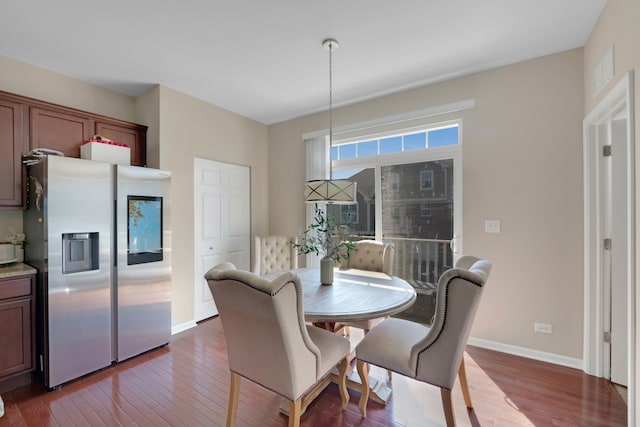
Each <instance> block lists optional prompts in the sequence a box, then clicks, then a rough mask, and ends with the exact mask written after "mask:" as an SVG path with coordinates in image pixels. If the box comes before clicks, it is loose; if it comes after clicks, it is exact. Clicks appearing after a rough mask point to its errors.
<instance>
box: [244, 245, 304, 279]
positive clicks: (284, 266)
mask: <svg viewBox="0 0 640 427" xmlns="http://www.w3.org/2000/svg"><path fill="white" fill-rule="evenodd" d="M294 241H295V240H294V239H292V238H290V237H286V236H266V237H256V238H255V242H254V245H253V269H252V270H251V271H252V272H253V273H255V274H258V275H260V276H264V275H266V274H271V273H277V272H284V271H288V270H291V269H295V268H298V254H297V252H296V249H295V248H294V247H293V245H292V244H291V243H292V242H294Z"/></svg>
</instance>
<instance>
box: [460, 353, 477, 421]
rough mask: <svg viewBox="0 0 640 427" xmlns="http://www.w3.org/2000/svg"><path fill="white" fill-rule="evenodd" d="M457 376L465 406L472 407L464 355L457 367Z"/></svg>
mask: <svg viewBox="0 0 640 427" xmlns="http://www.w3.org/2000/svg"><path fill="white" fill-rule="evenodd" d="M458 378H460V387H461V388H462V396H463V397H464V403H465V405H467V408H469V409H472V408H473V404H472V403H471V394H470V393H469V383H468V382H467V370H466V368H465V367H464V357H463V358H462V360H461V361H460V368H458Z"/></svg>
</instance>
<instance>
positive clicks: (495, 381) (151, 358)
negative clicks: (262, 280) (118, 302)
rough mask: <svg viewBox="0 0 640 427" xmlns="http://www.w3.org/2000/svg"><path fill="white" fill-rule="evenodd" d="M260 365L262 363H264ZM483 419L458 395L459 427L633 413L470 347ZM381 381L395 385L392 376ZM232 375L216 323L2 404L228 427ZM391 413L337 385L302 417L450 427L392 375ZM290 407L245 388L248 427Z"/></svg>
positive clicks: (551, 372) (600, 383)
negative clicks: (343, 397) (343, 405)
mask: <svg viewBox="0 0 640 427" xmlns="http://www.w3.org/2000/svg"><path fill="white" fill-rule="evenodd" d="M255 357H256V358H258V357H260V355H259V354H256V355H255ZM465 361H466V366H467V375H468V379H469V385H470V388H471V397H472V399H473V403H474V409H473V410H472V411H467V409H466V407H465V406H464V401H463V398H462V393H461V392H460V388H459V386H456V387H455V388H454V391H453V396H454V411H455V415H456V420H457V422H458V425H460V426H466V425H471V426H612V427H613V426H626V411H627V409H626V405H625V403H624V401H623V399H622V398H621V397H620V395H619V394H618V393H617V392H616V391H615V390H614V387H613V386H612V385H611V384H610V383H609V382H607V381H604V380H602V379H598V378H595V377H591V376H588V375H585V374H584V373H582V372H581V371H579V370H575V369H570V368H564V367H560V366H556V365H551V364H548V363H542V362H537V361H533V360H529V359H525V358H521V357H516V356H510V355H506V354H503V353H498V352H494V351H490V350H484V349H480V348H477V347H472V346H469V347H468V349H467V354H466V355H465ZM376 372H377V375H378V376H379V377H381V378H385V377H386V371H381V370H378V371H376ZM228 386H229V373H228V367H227V354H226V347H225V341H224V335H223V333H222V328H221V325H220V320H219V319H217V318H214V319H210V320H207V321H205V322H202V323H201V324H200V325H199V326H198V327H196V328H193V329H190V330H188V331H185V332H182V333H180V334H177V335H175V336H173V337H172V339H171V343H170V344H169V345H168V346H166V347H163V348H160V349H157V350H154V351H151V352H148V353H146V354H143V355H141V356H138V357H136V358H133V359H131V360H128V361H125V362H123V363H120V364H117V365H114V366H111V367H109V368H106V369H104V370H102V371H99V372H96V373H94V374H91V375H88V376H86V377H84V378H81V379H79V380H76V381H73V382H71V383H68V384H65V385H63V386H62V388H61V389H60V390H56V391H52V392H48V391H46V390H45V388H44V387H43V386H42V385H40V384H37V383H35V384H31V385H29V386H24V387H22V388H19V389H16V390H13V391H11V392H9V393H6V394H3V396H2V398H3V400H4V402H5V415H4V417H2V418H0V426H65V427H66V426H74V425H78V426H102V425H106V426H135V425H140V426H220V425H224V423H225V417H226V407H227V395H228ZM391 386H392V388H393V395H392V397H391V400H390V401H389V403H388V404H387V405H386V406H382V405H379V404H376V403H373V402H369V406H368V411H367V418H365V419H362V418H361V417H360V412H359V410H358V406H357V402H358V398H359V394H358V393H357V392H354V391H350V393H351V401H350V402H349V405H348V406H347V409H346V410H344V411H342V410H341V409H340V395H339V393H338V389H337V387H336V386H335V385H330V386H329V387H328V388H327V389H326V390H325V391H324V392H323V393H322V394H321V395H320V396H319V397H318V399H317V400H316V401H315V402H314V403H312V404H311V405H310V406H309V408H308V409H307V412H306V413H305V414H303V416H302V422H301V424H302V425H303V426H318V427H320V426H322V427H327V426H361V427H365V426H380V427H382V426H442V425H444V415H443V412H442V406H441V400H440V391H439V390H438V389H437V388H435V387H432V386H429V385H426V384H422V383H418V382H416V381H413V380H409V379H407V378H404V377H402V376H400V375H395V374H394V375H393V379H392V384H391ZM280 401H281V399H280V398H279V397H278V396H277V395H275V394H274V393H272V392H270V391H268V390H265V389H263V388H261V387H259V386H257V385H255V384H253V383H251V382H249V381H247V380H243V381H242V382H241V393H240V404H239V410H238V425H239V426H261V427H262V426H286V425H287V418H286V417H284V416H282V415H280V414H279V412H278V407H279V404H280Z"/></svg>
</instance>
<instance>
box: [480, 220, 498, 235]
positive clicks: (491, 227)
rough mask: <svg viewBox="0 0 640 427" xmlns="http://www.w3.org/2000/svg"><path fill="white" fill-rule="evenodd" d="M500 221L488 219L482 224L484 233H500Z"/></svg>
mask: <svg viewBox="0 0 640 427" xmlns="http://www.w3.org/2000/svg"><path fill="white" fill-rule="evenodd" d="M500 226H501V225H500V220H499V219H488V220H486V221H485V222H484V232H485V233H500Z"/></svg>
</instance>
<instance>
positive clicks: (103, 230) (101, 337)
mask: <svg viewBox="0 0 640 427" xmlns="http://www.w3.org/2000/svg"><path fill="white" fill-rule="evenodd" d="M112 173H113V172H112V167H111V165H110V164H108V163H101V162H92V161H89V160H81V159H73V158H67V157H56V156H50V157H49V158H48V160H47V179H46V182H44V183H42V184H43V186H44V188H45V195H44V202H43V204H42V209H45V211H46V215H44V216H43V219H44V221H46V223H47V224H46V225H47V226H48V233H47V240H48V241H47V242H46V245H47V251H48V257H47V259H46V260H45V265H46V267H45V272H48V282H47V283H48V286H47V288H46V290H45V291H46V298H47V304H46V306H47V307H46V309H47V310H46V311H47V315H46V316H47V317H46V319H47V329H48V351H47V350H45V352H46V355H45V359H47V362H48V372H46V371H47V370H46V369H45V377H46V378H47V380H46V382H47V385H48V386H49V387H56V386H58V385H60V384H62V383H64V382H67V381H70V380H72V379H75V378H78V377H80V376H82V375H85V374H88V373H90V372H93V371H96V370H98V369H101V368H103V367H105V366H109V365H110V364H111V361H112V358H111V265H112V258H111V248H112V242H113V240H112V234H111V225H112V223H113V208H112V206H113V193H112ZM63 236H75V237H78V236H87V239H86V242H90V239H89V237H88V236H93V241H94V244H95V248H94V250H93V251H92V250H91V248H89V252H87V253H86V254H85V253H84V252H83V253H82V254H81V253H77V252H74V253H73V254H67V256H68V257H72V258H73V259H75V258H77V259H80V258H81V256H89V255H91V252H93V253H94V254H93V255H92V256H93V257H94V259H93V260H90V261H89V263H90V265H89V267H86V268H78V267H76V269H75V270H74V268H68V269H66V270H65V269H63V256H64V255H65V254H66V252H67V251H65V250H64V242H63ZM68 238H69V237H67V239H68ZM76 242H77V240H76ZM96 257H97V259H95V258H96ZM47 262H48V265H47V264H46V263H47ZM91 263H93V264H91ZM76 265H79V263H76ZM47 374H48V375H47Z"/></svg>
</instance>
